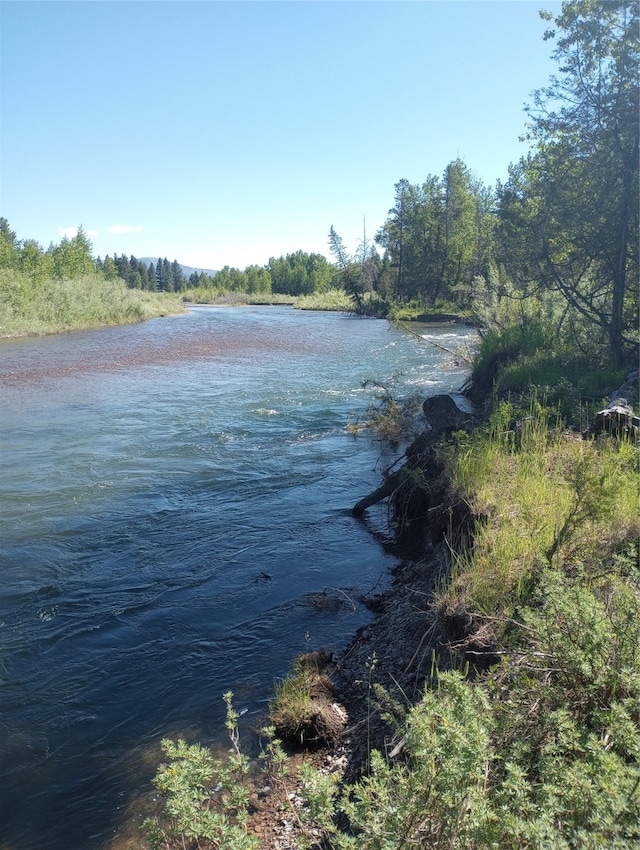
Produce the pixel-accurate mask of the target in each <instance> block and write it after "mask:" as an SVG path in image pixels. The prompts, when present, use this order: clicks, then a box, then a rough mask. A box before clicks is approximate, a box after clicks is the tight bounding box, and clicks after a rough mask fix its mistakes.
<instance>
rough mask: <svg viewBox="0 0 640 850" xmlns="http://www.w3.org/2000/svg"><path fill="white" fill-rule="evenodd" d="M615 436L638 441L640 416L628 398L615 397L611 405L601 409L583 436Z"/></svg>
mask: <svg viewBox="0 0 640 850" xmlns="http://www.w3.org/2000/svg"><path fill="white" fill-rule="evenodd" d="M603 433H604V434H611V435H612V436H614V437H627V438H631V439H632V440H634V441H635V442H638V438H639V436H640V416H636V414H635V413H634V411H633V408H632V407H631V405H629V404H627V400H626V398H616V399H614V400H613V401H612V402H611V404H610V405H609V407H607V408H605V409H604V410H599V411H598V413H596V415H595V419H594V420H593V425H592V426H591V428H589V429H588V431H586V432H585V434H584V435H583V436H585V437H587V438H588V437H597V436H599V435H600V434H603Z"/></svg>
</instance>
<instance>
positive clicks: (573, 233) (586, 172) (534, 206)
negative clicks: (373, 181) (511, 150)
mask: <svg viewBox="0 0 640 850" xmlns="http://www.w3.org/2000/svg"><path fill="white" fill-rule="evenodd" d="M638 9H639V7H638V3H637V2H632V0H616V2H610V3H603V2H598V0H571V2H565V3H563V4H562V10H561V12H560V14H559V15H557V17H555V19H554V18H553V16H552V15H551V14H550V13H542V14H543V17H544V18H545V19H546V20H548V21H550V22H553V23H554V24H555V29H550V30H549V31H548V32H547V33H546V36H545V37H546V38H548V39H556V48H555V51H554V53H553V56H554V58H555V59H556V60H557V61H558V63H559V76H554V77H552V78H551V81H550V84H549V85H548V86H547V87H546V88H543V89H540V90H539V91H538V92H537V93H536V96H535V100H534V104H533V106H532V107H530V109H529V116H530V126H529V139H530V140H531V141H532V142H533V144H534V148H533V151H532V153H531V154H530V155H529V156H528V157H527V158H525V159H523V160H521V161H520V163H519V164H518V165H517V166H514V167H512V169H511V171H510V175H509V180H508V182H507V184H506V185H505V186H504V187H500V190H499V201H500V236H501V240H502V259H503V261H504V262H505V264H506V265H507V267H508V269H509V270H510V272H511V274H512V275H513V276H514V277H515V278H516V279H518V280H519V282H520V284H521V285H522V286H523V287H528V288H529V289H530V288H531V287H532V286H544V287H545V288H547V289H549V290H552V291H556V292H558V293H560V294H561V295H562V297H563V298H564V299H566V302H567V304H568V306H569V308H571V309H572V310H574V311H577V312H578V313H579V314H580V315H581V316H582V317H583V318H584V319H586V320H587V321H588V322H589V323H591V324H592V325H593V326H595V327H596V328H599V329H600V330H601V332H602V333H603V334H605V335H606V337H607V340H608V348H609V352H610V355H611V358H612V360H613V362H614V363H616V364H621V363H622V362H623V360H624V351H625V345H626V344H627V343H629V342H631V336H632V334H633V332H634V329H637V309H638V287H637V282H638V271H639V264H638V243H639V239H638V151H639V128H640V116H639V112H638V101H639V86H638V67H639V65H640V39H639V16H638Z"/></svg>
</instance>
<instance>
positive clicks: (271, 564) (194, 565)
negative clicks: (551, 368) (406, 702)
mask: <svg viewBox="0 0 640 850" xmlns="http://www.w3.org/2000/svg"><path fill="white" fill-rule="evenodd" d="M415 330H419V333H423V334H425V335H426V336H427V337H429V338H430V339H431V340H433V341H436V342H438V343H439V344H440V345H443V346H445V347H447V348H458V347H460V345H462V344H463V343H464V341H465V340H467V341H469V340H470V339H471V332H470V331H469V330H468V329H463V328H458V327H450V326H446V327H435V326H431V327H427V326H422V327H420V328H415ZM397 373H402V375H401V377H400V378H399V379H398V381H399V384H400V385H401V386H404V387H405V388H406V389H411V390H417V391H419V392H420V393H421V394H422V395H425V396H426V395H429V394H433V393H436V392H441V391H449V390H456V389H457V388H459V387H460V385H461V384H462V382H463V380H464V378H465V373H464V371H463V370H462V369H461V368H460V367H457V366H454V365H452V364H451V362H450V358H448V357H447V355H446V354H444V353H443V352H442V351H441V350H440V349H438V348H436V347H434V346H431V345H428V344H425V342H423V341H421V340H420V339H418V338H417V337H416V336H415V335H414V334H409V333H405V332H403V331H401V330H399V329H397V328H394V327H391V326H389V325H388V323H386V322H384V321H376V320H363V319H358V318H355V317H349V316H346V315H341V314H335V313H305V312H299V311H295V310H293V309H291V308H271V307H264V308H263V307H256V308H237V309H236V308H226V307H225V308H194V309H192V310H190V312H189V314H188V315H186V316H177V317H171V318H164V319H158V320H154V321H150V322H147V323H145V324H142V325H132V326H126V327H118V328H110V329H105V330H99V331H92V332H86V333H74V334H69V335H63V336H55V337H46V338H40V339H25V340H13V341H2V342H0V392H1V401H0V403H1V412H0V417H1V419H0V422H1V436H2V455H1V474H2V478H1V484H0V557H1V564H0V847H1V848H2V850H36V849H37V850H40V848H42V850H45V848H46V850H70V848H74V850H76V849H77V850H107V848H114V847H116V846H124V845H122V844H118V840H119V838H118V837H119V836H120V835H122V834H126V832H127V828H128V827H129V826H130V825H131V824H132V823H136V822H138V821H139V819H140V818H141V817H142V815H143V814H144V810H145V806H146V805H147V804H148V798H149V789H150V779H151V777H152V776H153V774H154V772H155V769H156V767H157V764H158V761H159V746H158V744H159V740H160V739H161V738H162V737H165V736H169V737H170V736H174V737H177V736H178V735H181V736H183V737H186V738H187V739H188V740H200V741H203V742H207V743H208V742H214V741H216V740H219V735H220V727H221V724H222V721H223V719H224V704H223V701H222V694H223V692H224V691H226V690H228V689H231V690H233V691H234V694H235V705H236V707H237V708H238V709H240V710H241V711H243V712H244V714H243V723H244V724H245V725H246V727H247V728H251V726H252V725H253V726H257V725H258V724H259V722H260V718H261V716H262V714H263V712H264V710H265V706H266V701H267V699H268V697H269V696H270V694H271V689H272V684H273V680H274V678H276V677H279V676H283V675H284V674H285V673H286V671H287V667H288V664H289V662H290V660H291V659H292V658H293V657H294V656H295V655H298V654H300V653H301V652H305V651H309V650H312V649H317V648H319V647H326V646H328V647H331V648H334V649H339V648H340V647H341V646H342V645H344V644H345V643H346V641H347V640H348V638H349V636H350V635H351V634H352V633H353V632H354V631H355V630H356V629H357V628H358V626H360V625H361V624H362V623H363V622H365V621H366V619H367V616H368V615H367V612H366V610H365V609H364V608H363V607H362V606H358V605H351V604H349V603H348V601H347V600H355V597H356V596H357V594H358V593H366V592H368V591H371V590H372V589H373V588H376V589H377V591H379V590H381V589H382V588H383V587H384V586H385V583H386V582H387V580H388V579H387V576H388V571H389V568H390V567H392V566H393V565H394V563H396V562H397V557H398V553H396V552H393V550H392V549H389V548H388V547H387V548H385V549H383V548H382V547H381V546H380V544H379V543H378V542H376V539H375V537H374V535H372V534H371V533H370V531H371V528H367V526H366V525H365V524H363V523H361V522H358V521H356V520H355V519H354V518H352V516H351V515H350V508H351V506H352V505H353V504H354V503H355V502H356V501H357V500H358V499H359V498H361V497H362V496H363V495H365V494H366V493H367V492H368V491H369V490H370V489H373V488H374V487H375V486H377V484H378V483H379V478H380V472H381V463H380V459H379V453H380V446H379V444H377V443H376V441H375V440H374V439H373V438H372V437H371V436H370V435H367V434H363V433H359V434H357V435H353V434H352V433H350V432H349V430H348V428H347V425H348V423H349V422H350V421H354V420H355V419H357V417H358V416H360V417H361V416H362V415H363V413H364V411H365V409H366V406H367V404H368V403H369V402H370V401H371V400H372V399H373V398H374V392H375V391H374V389H373V388H372V387H371V386H368V387H363V382H365V381H367V380H369V381H370V380H375V381H379V382H381V383H388V382H389V381H390V380H391V378H392V376H394V375H397ZM383 519H384V517H383V515H382V513H381V512H380V513H376V511H373V512H372V518H371V520H370V522H371V523H372V527H373V528H374V529H375V528H376V527H377V528H378V529H381V528H382V527H383ZM325 591H326V593H327V594H329V595H332V596H334V597H338V598H339V599H343V600H344V602H345V604H343V605H340V606H337V607H336V606H334V607H333V608H331V609H330V610H326V609H323V608H322V607H321V606H320V607H319V606H317V605H315V604H313V603H314V600H317V597H314V596H313V594H318V593H323V592H325ZM354 608H355V610H354Z"/></svg>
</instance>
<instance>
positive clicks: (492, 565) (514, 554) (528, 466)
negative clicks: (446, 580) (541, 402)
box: [445, 417, 640, 616]
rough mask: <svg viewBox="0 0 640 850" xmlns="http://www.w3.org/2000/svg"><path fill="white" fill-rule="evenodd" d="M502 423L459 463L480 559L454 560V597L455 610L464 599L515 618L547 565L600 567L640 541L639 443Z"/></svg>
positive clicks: (487, 612)
mask: <svg viewBox="0 0 640 850" xmlns="http://www.w3.org/2000/svg"><path fill="white" fill-rule="evenodd" d="M498 418H499V417H498ZM498 424H500V423H499V422H496V420H495V419H494V420H493V424H492V427H491V428H490V430H489V431H488V432H484V433H480V432H476V433H475V434H473V435H471V436H469V437H468V438H466V439H467V445H466V447H464V450H459V451H458V452H457V453H456V454H455V456H453V457H452V458H451V460H450V465H451V471H452V476H453V480H454V481H455V484H456V487H457V488H458V489H459V491H460V492H461V493H462V494H464V498H465V499H466V500H467V502H468V503H469V505H470V507H471V509H472V510H473V512H474V514H475V515H476V516H477V517H480V518H481V519H480V521H479V522H478V527H477V530H476V536H475V539H474V545H473V549H472V551H471V552H465V553H463V554H462V555H460V554H457V555H454V561H455V563H454V577H453V580H452V583H451V585H450V586H449V587H448V589H447V590H446V591H445V594H446V595H447V596H449V602H452V600H453V598H454V597H455V596H456V595H458V594H460V595H461V596H463V597H464V604H465V607H467V608H468V609H469V610H472V611H473V612H474V613H477V614H480V615H484V616H501V615H503V614H505V615H507V616H512V615H513V612H514V610H515V609H516V608H517V606H518V605H520V604H521V603H522V602H523V601H524V600H525V599H526V595H527V593H528V590H529V588H530V587H531V582H532V578H533V577H534V575H535V573H536V572H537V571H539V569H540V568H541V566H542V565H544V564H547V563H552V564H553V565H554V566H556V567H559V568H561V569H564V570H567V569H571V568H572V565H574V564H576V563H578V562H580V563H583V564H584V563H587V564H591V563H597V562H598V561H599V560H601V559H603V558H605V557H608V556H610V555H611V554H612V553H613V552H614V551H615V550H616V549H617V548H619V547H620V546H621V545H623V544H624V543H625V542H626V541H629V540H632V539H637V537H638V535H639V534H640V512H639V505H638V493H639V492H640V476H639V474H638V453H637V449H636V448H635V447H634V446H633V445H632V444H631V443H629V442H623V443H617V442H615V441H612V440H607V441H604V442H601V443H599V442H594V441H586V440H582V439H581V438H580V437H579V436H577V435H576V434H575V433H570V432H563V431H561V430H551V431H549V430H548V429H547V424H546V422H545V421H544V418H542V417H541V418H535V417H534V418H532V419H531V420H530V421H526V422H525V423H523V425H522V428H521V431H520V432H516V431H514V430H508V429H503V430H501V429H500V428H497V427H496V425H498ZM502 424H504V423H502ZM459 448H462V447H459Z"/></svg>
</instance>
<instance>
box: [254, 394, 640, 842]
mask: <svg viewBox="0 0 640 850" xmlns="http://www.w3.org/2000/svg"><path fill="white" fill-rule="evenodd" d="M636 384H637V378H636ZM513 414H514V411H513V409H510V410H508V409H507V408H505V406H504V405H502V406H501V407H500V408H499V409H498V410H496V411H494V413H493V415H492V417H491V419H490V421H489V422H488V423H487V424H485V425H480V427H478V428H476V429H475V430H474V431H473V432H471V433H469V434H467V435H464V436H463V435H459V436H456V437H455V438H454V439H453V441H449V442H445V443H442V444H440V446H439V447H438V448H437V449H436V452H437V454H438V455H439V457H440V460H441V464H440V465H436V466H434V463H433V456H432V455H431V457H429V459H428V462H427V463H425V465H424V466H423V467H422V468H423V469H424V470H425V472H426V474H427V478H428V480H427V481H425V482H424V485H423V486H424V487H425V489H428V490H429V493H430V497H429V498H428V499H427V500H426V501H423V502H422V504H421V506H420V517H415V519H418V520H419V522H420V525H421V529H420V530H421V533H422V535H423V549H422V552H421V555H420V557H419V558H416V559H415V560H409V561H404V562H403V563H401V564H400V565H398V566H397V567H396V569H395V570H394V574H393V584H392V587H391V589H390V590H389V591H387V592H386V593H384V594H383V595H382V596H380V597H378V598H375V599H370V600H367V604H368V605H369V606H370V607H371V608H372V609H373V610H375V616H374V618H373V619H372V621H371V622H370V623H369V624H367V625H366V626H363V627H362V628H360V629H359V630H358V632H357V633H356V635H355V636H354V639H353V641H352V642H351V643H350V645H349V646H348V648H347V649H346V651H345V652H344V653H341V654H340V655H339V656H338V657H337V658H335V659H333V661H332V663H331V665H330V666H329V667H327V668H326V669H325V670H324V671H323V675H324V676H330V678H331V681H332V691H331V696H332V698H333V699H335V700H336V701H337V703H338V704H339V705H340V706H341V708H342V709H343V710H344V712H345V714H346V716H347V717H348V719H347V720H346V721H345V728H344V730H343V731H342V733H341V734H340V735H338V736H336V740H335V742H334V744H333V746H330V747H324V748H322V749H320V750H319V751H316V752H314V753H313V755H312V757H311V758H312V760H313V762H314V764H315V774H314V773H313V772H312V773H309V771H308V770H307V769H306V768H302V769H300V767H299V761H298V760H299V759H300V756H296V757H295V758H293V759H292V761H291V771H290V773H289V774H288V777H287V780H286V782H285V783H284V787H285V788H286V789H287V790H286V793H285V794H284V795H282V794H281V795H280V797H277V796H276V798H275V802H276V805H275V806H272V807H271V809H270V814H271V819H272V821H273V823H275V824H276V825H278V824H279V828H276V827H274V826H273V823H272V824H271V826H270V829H269V830H267V833H265V832H264V830H263V831H262V836H263V837H262V843H261V844H260V846H261V847H265V848H270V850H293V848H294V847H296V846H298V845H297V844H296V843H295V835H296V834H298V835H299V836H300V835H302V836H304V837H305V838H306V839H307V840H311V844H310V845H309V846H312V847H316V846H317V847H320V846H324V845H322V839H323V838H324V839H325V840H330V842H331V843H330V846H335V847H343V846H344V847H347V846H350V845H349V844H348V840H349V839H348V834H347V833H344V832H343V829H344V826H343V824H344V821H343V818H344V816H345V815H348V816H349V818H350V821H351V823H352V825H353V824H354V822H355V823H356V824H358V825H359V829H358V833H359V835H358V841H359V842H360V843H359V844H358V846H359V847H364V848H369V847H372V848H373V847H377V846H378V844H376V843H375V838H374V836H375V835H379V834H380V832H381V831H384V832H386V833H387V834H389V835H400V834H405V835H406V834H407V833H406V831H407V830H409V834H414V831H415V830H417V831H416V832H415V837H414V839H413V841H412V843H411V842H410V843H409V845H408V846H416V847H418V846H420V847H424V846H429V847H430V846H432V843H430V842H429V841H427V840H426V838H425V833H427V834H428V833H429V832H433V836H434V840H435V836H436V835H437V834H441V830H442V829H445V830H450V829H451V826H452V823H453V824H454V825H455V824H458V825H459V824H460V823H461V821H460V814H461V813H464V814H465V816H466V818H467V819H468V823H465V824H464V827H463V829H462V830H461V832H462V834H460V833H456V834H455V835H454V836H452V838H453V843H452V846H456V847H458V846H460V847H463V846H470V845H468V844H467V843H466V842H467V841H468V840H471V846H474V847H484V846H500V847H506V846H513V844H512V842H513V841H514V840H515V838H514V836H516V837H517V836H521V837H522V838H523V839H524V837H525V836H529V837H530V838H531V839H532V844H531V846H535V847H543V846H545V847H546V846H554V847H555V846H564V844H563V843H562V842H565V841H569V842H570V843H571V844H572V846H579V847H581V848H583V847H584V848H601V847H605V846H606V847H613V846H615V847H620V848H627V847H628V848H631V847H632V846H636V842H637V841H638V839H639V838H640V828H639V827H638V824H639V823H640V795H639V793H638V789H639V787H640V766H639V752H638V749H637V741H638V740H640V738H639V735H638V733H639V731H640V715H639V712H638V705H639V704H640V703H639V701H638V698H639V696H640V693H639V691H640V627H639V626H638V623H637V617H636V614H635V613H634V612H637V609H638V605H639V604H640V581H639V578H640V573H639V571H638V540H639V538H640V527H639V525H640V521H639V519H638V516H637V494H638V492H640V480H639V476H638V463H637V461H638V457H637V447H636V445H635V439H634V433H633V432H631V439H629V438H628V437H624V436H621V435H622V432H621V431H620V430H617V431H616V432H614V433H613V434H611V435H606V434H604V435H601V436H600V437H599V438H598V439H597V440H594V439H583V438H582V436H581V435H579V434H575V432H571V431H558V430H557V429H554V428H550V424H551V423H550V422H549V420H548V417H547V416H545V414H544V411H541V410H537V411H533V415H532V416H531V417H529V419H528V421H524V420H521V419H517V418H515V419H514V418H512V417H513ZM430 448H431V449H432V448H433V446H431V447H430ZM434 472H435V475H434ZM405 496H406V494H405ZM407 505H408V500H407V499H406V498H405V497H403V496H401V497H400V499H399V500H398V499H397V498H396V508H395V513H394V515H395V517H396V519H397V518H398V507H399V506H404V508H405V509H406V507H407ZM613 516H615V523H614V524H613V526H612V524H611V518H612V517H613ZM447 517H448V523H447V521H446V518H447ZM403 520H404V521H406V520H407V514H406V513H405V514H404V516H403ZM450 670H454V671H458V672H453V673H451V672H447V671H450ZM425 706H428V707H429V711H428V713H427V714H426V715H425V713H424V712H425V710H426V709H425ZM434 711H435V712H436V714H435V716H434V714H433V712H434ZM478 712H479V714H478ZM465 716H466V720H465ZM472 718H473V719H472ZM452 734H453V738H451V735H452ZM460 746H462V751H461V750H460ZM421 747H424V753H422V751H421ZM376 750H377V752H378V753H380V756H375V755H374V751H376ZM456 753H457V755H456ZM463 757H464V758H466V760H467V769H466V771H465V770H464V769H462V767H461V765H460V764H459V763H458V764H456V758H458V759H459V760H460V759H462V758H463ZM424 758H426V759H427V761H426V762H424V761H422V759H424ZM429 764H431V767H429ZM473 765H475V768H474V769H475V770H478V771H479V773H478V774H477V776H474V772H473V770H472V771H471V773H469V772H468V770H469V768H470V767H471V766H473ZM314 777H315V778H314ZM342 783H346V785H345V786H344V787H345V788H346V791H345V792H341V791H340V790H339V788H340V786H341V785H342ZM514 783H516V784H514ZM319 789H322V790H321V791H320V790H319ZM319 794H320V797H323V799H322V800H321V799H320V798H319V796H318V795H319ZM323 795H324V796H323ZM345 795H346V796H345ZM352 795H355V799H356V800H358V801H359V806H356V807H355V808H354V806H353V797H352ZM434 795H436V797H434ZM437 795H439V796H440V799H438V796H437ZM456 807H457V808H456ZM265 817H266V816H265V804H264V803H263V809H262V812H261V818H260V820H259V821H258V823H259V824H263V825H264V822H265ZM416 818H418V823H419V824H420V826H419V827H418V826H416V825H415V824H416V820H415V819H416ZM545 835H549V836H550V839H551V841H552V845H548V844H546V843H545V838H544V836H545ZM419 836H420V837H419ZM342 842H346V843H342ZM416 842H417V843H416ZM425 842H426V843H425ZM510 842H511V843H510ZM389 846H393V847H395V846H396V844H395V843H392V844H390V845H389ZM433 846H435V844H434V845H433Z"/></svg>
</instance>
